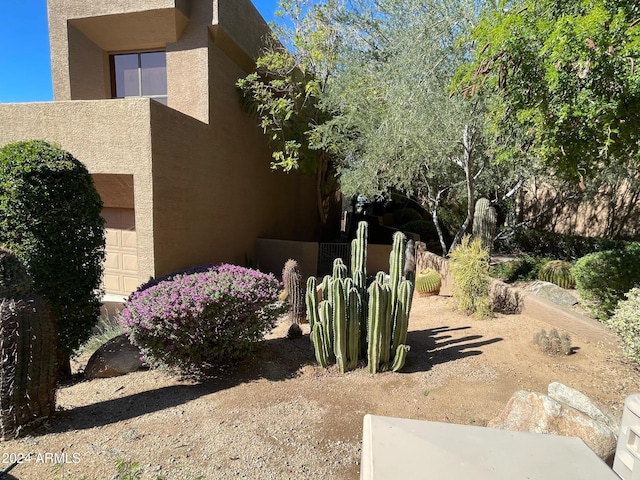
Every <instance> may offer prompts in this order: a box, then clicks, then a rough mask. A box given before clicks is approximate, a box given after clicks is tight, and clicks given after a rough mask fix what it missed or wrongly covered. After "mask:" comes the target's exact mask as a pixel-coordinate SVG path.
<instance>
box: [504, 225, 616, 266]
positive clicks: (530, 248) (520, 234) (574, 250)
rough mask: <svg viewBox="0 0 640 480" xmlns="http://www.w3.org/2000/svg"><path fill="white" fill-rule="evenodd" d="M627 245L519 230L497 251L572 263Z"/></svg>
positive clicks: (607, 240)
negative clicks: (522, 253)
mask: <svg viewBox="0 0 640 480" xmlns="http://www.w3.org/2000/svg"><path fill="white" fill-rule="evenodd" d="M627 244H628V242H625V241H623V240H611V239H608V238H595V237H583V236H581V235H565V234H561V233H555V232H548V231H544V230H532V229H521V230H518V231H516V232H515V233H514V235H513V236H512V237H510V238H507V239H502V240H500V242H499V245H498V249H499V250H500V251H502V252H526V253H528V254H529V255H532V256H534V257H548V258H555V259H558V260H566V261H568V262H574V261H576V260H577V259H578V258H581V257H584V256H585V255H588V254H590V253H594V252H601V251H605V250H614V249H620V248H624V247H625V246H626V245H627Z"/></svg>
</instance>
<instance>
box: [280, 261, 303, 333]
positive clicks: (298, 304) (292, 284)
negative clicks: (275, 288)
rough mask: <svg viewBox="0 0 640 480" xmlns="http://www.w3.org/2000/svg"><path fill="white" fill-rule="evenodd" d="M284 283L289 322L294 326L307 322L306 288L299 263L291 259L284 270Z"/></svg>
mask: <svg viewBox="0 0 640 480" xmlns="http://www.w3.org/2000/svg"><path fill="white" fill-rule="evenodd" d="M282 282H283V283H284V292H285V295H284V296H285V299H286V301H287V304H288V305H289V320H291V323H292V324H297V325H299V324H301V323H305V322H306V321H307V316H306V306H305V303H304V286H303V285H302V275H301V274H300V268H299V267H298V262H296V261H295V260H293V259H291V258H290V259H289V260H287V261H286V262H285V264H284V268H283V269H282Z"/></svg>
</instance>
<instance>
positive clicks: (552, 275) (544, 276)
mask: <svg viewBox="0 0 640 480" xmlns="http://www.w3.org/2000/svg"><path fill="white" fill-rule="evenodd" d="M538 278H539V279H540V280H542V281H544V282H551V283H553V284H555V285H558V286H559V287H562V288H568V289H572V288H575V286H576V279H575V277H574V276H573V265H571V264H570V263H569V262H565V261H564V260H551V261H550V262H547V263H545V264H544V265H543V266H542V268H541V269H540V271H539V272H538Z"/></svg>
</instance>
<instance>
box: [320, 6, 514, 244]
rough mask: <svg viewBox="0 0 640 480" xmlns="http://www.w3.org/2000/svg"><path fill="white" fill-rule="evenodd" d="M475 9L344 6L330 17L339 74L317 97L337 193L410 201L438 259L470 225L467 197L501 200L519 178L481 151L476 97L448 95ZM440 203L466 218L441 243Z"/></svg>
mask: <svg viewBox="0 0 640 480" xmlns="http://www.w3.org/2000/svg"><path fill="white" fill-rule="evenodd" d="M478 8H479V3H478V2H476V1H473V0H454V1H443V0H377V1H366V0H351V1H349V2H347V3H346V4H345V5H344V8H342V9H337V10H334V12H335V15H334V16H333V17H332V19H331V22H332V25H334V26H333V28H332V30H333V31H334V32H338V33H337V34H336V37H337V38H338V39H339V40H340V41H339V42H337V47H336V48H335V49H334V50H335V51H336V59H337V60H336V64H338V65H340V68H338V69H337V70H336V71H335V72H334V74H333V75H332V76H331V78H329V80H328V82H327V88H326V89H325V91H324V92H323V95H322V103H321V105H322V106H323V107H324V108H325V109H327V110H329V111H331V112H332V114H333V118H332V119H331V120H329V121H328V122H326V123H325V124H324V125H322V126H320V127H318V129H317V131H318V132H319V133H320V134H321V138H322V140H323V142H324V143H322V145H323V146H326V147H330V148H333V149H335V150H337V151H338V152H339V153H340V155H341V157H342V159H343V161H342V164H341V166H340V175H341V177H340V180H341V188H342V191H343V193H345V194H346V195H351V194H357V193H360V194H365V195H367V196H373V195H376V194H388V193H389V192H391V191H399V192H402V193H405V194H407V195H408V196H410V197H411V198H413V199H415V200H417V201H418V202H419V203H420V204H421V205H422V206H423V207H424V208H425V209H427V210H428V211H429V212H430V213H431V216H432V219H433V222H434V224H435V226H436V229H437V231H438V234H439V237H440V243H441V246H442V250H443V252H445V253H447V252H448V251H450V250H451V249H452V248H453V247H454V246H455V245H456V244H457V243H458V242H459V240H460V239H461V237H462V235H463V234H464V232H465V231H466V230H467V229H468V227H469V226H470V222H471V221H472V218H473V211H474V204H475V199H476V198H478V196H480V195H482V196H487V197H489V198H491V199H492V201H494V202H501V201H504V200H505V199H506V198H508V197H510V196H513V194H514V193H515V192H516V191H517V187H519V186H521V185H522V178H521V176H522V174H523V173H525V172H524V170H521V171H518V170H517V169H516V168H515V166H514V165H507V164H502V165H500V166H496V165H493V163H492V162H490V161H489V158H488V157H487V155H486V154H485V148H484V144H483V136H482V131H483V123H484V111H485V108H484V103H483V99H482V98H476V99H473V100H471V101H467V100H465V99H464V98H462V96H451V95H450V93H449V89H448V85H449V84H450V82H451V81H452V79H453V76H454V74H455V72H456V70H457V68H458V67H460V66H461V65H463V64H464V63H465V62H466V59H467V58H468V55H469V54H470V45H468V44H466V43H464V42H462V39H464V36H465V35H466V34H467V33H468V32H469V31H470V29H471V28H472V27H473V26H474V25H475V22H476V19H477V15H478ZM514 187H515V188H514ZM447 202H449V203H458V204H459V205H462V206H463V208H464V212H465V213H464V215H463V217H462V218H461V219H460V222H459V224H458V225H457V226H456V227H455V233H454V238H453V241H452V242H451V243H450V245H448V246H447V245H446V243H445V236H444V234H443V231H442V226H441V224H440V221H439V213H440V210H441V208H442V207H443V205H445V204H446V203H447Z"/></svg>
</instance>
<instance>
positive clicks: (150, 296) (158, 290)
mask: <svg viewBox="0 0 640 480" xmlns="http://www.w3.org/2000/svg"><path fill="white" fill-rule="evenodd" d="M281 288H282V287H281V284H280V282H279V281H278V280H276V278H275V277H274V276H273V275H271V274H265V273H262V272H259V271H257V270H252V269H249V268H244V267H239V266H236V265H229V264H222V265H218V266H213V267H211V268H207V269H206V270H205V271H202V272H199V273H191V274H177V275H173V276H171V278H170V279H168V280H164V281H160V282H159V283H157V284H156V285H153V286H150V287H148V288H146V289H144V290H141V291H138V292H134V293H133V294H132V295H131V296H130V297H129V300H128V301H127V303H126V304H125V307H124V309H123V310H122V312H121V313H120V316H119V321H120V322H121V323H122V325H123V327H124V330H125V332H126V333H127V335H128V336H129V339H130V340H131V342H132V343H133V344H135V345H137V346H138V347H140V349H141V350H142V352H143V355H144V358H145V360H146V361H147V363H149V365H151V366H153V367H168V368H171V369H176V370H178V371H180V372H181V373H185V374H196V375H199V374H206V373H208V372H210V371H216V370H217V371H219V370H222V369H224V368H227V367H229V366H232V365H234V364H236V363H237V362H238V361H239V360H241V359H242V358H244V357H245V356H246V355H247V354H248V353H249V352H250V347H251V346H252V344H254V343H255V342H258V341H259V340H261V339H262V338H263V337H264V334H265V333H266V332H267V331H269V330H270V329H272V328H273V326H274V324H275V321H276V320H277V318H278V317H279V316H280V315H281V314H283V313H284V312H285V311H286V307H285V306H284V304H283V303H282V302H278V295H279V293H280V290H281Z"/></svg>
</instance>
